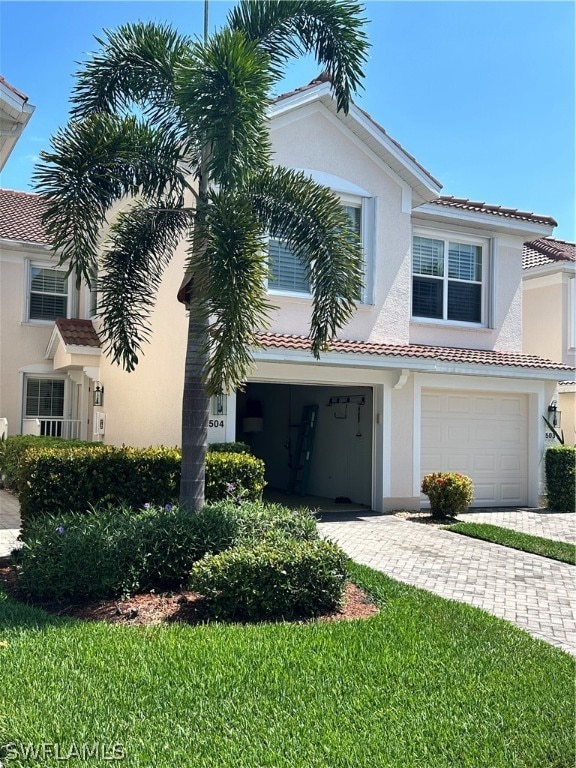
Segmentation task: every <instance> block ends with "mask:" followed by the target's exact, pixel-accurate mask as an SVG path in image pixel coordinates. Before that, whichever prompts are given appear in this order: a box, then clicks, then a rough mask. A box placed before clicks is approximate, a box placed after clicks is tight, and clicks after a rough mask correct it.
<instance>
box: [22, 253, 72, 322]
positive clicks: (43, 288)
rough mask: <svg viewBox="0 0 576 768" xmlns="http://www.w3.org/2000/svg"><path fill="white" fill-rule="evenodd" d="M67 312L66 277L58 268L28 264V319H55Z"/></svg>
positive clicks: (64, 315)
mask: <svg viewBox="0 0 576 768" xmlns="http://www.w3.org/2000/svg"><path fill="white" fill-rule="evenodd" d="M67 312H68V278H67V277H66V272H65V271H64V270H60V269H50V268H49V267H48V268H47V267H42V266H39V265H36V264H32V265H31V266H30V293H29V301H28V320H56V318H58V317H66V316H67Z"/></svg>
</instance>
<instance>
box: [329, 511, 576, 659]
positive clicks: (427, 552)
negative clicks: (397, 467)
mask: <svg viewBox="0 0 576 768" xmlns="http://www.w3.org/2000/svg"><path fill="white" fill-rule="evenodd" d="M517 514H522V513H521V512H519V513H517ZM320 530H321V533H322V535H324V536H326V537H328V538H330V539H332V540H333V541H336V542H337V543H338V544H340V546H341V547H342V548H343V549H344V550H345V552H346V553H347V554H348V555H349V556H350V557H351V558H352V559H354V560H356V561H357V562H359V563H363V564H364V565H369V566H370V567H372V568H374V569H376V570H378V571H382V572H383V573H386V574H387V575H388V576H391V577H392V578H395V579H398V580H399V581H403V582H406V583H407V584H412V585H414V586H416V587H421V588H422V589H427V590H429V591H430V592H434V593H435V594H437V595H440V596H441V597H446V598H448V599H451V600H457V601H459V602H463V603H469V604H470V605H474V606H477V607H478V608H482V609H483V610H485V611H487V612H489V613H492V614H494V615H495V616H499V617H500V618H503V619H507V620H508V621H511V622H513V623H514V624H517V625H518V626H519V627H522V628H523V629H525V630H527V631H528V632H530V634H532V635H534V637H537V638H539V639H541V640H545V641H547V642H548V643H551V644H552V645H555V646H557V647H559V648H562V649H564V650H565V651H568V652H569V653H572V654H574V655H576V600H575V595H576V578H575V576H576V567H575V566H573V565H569V564H566V563H560V562H556V561H555V560H550V559H548V558H544V557H539V556H538V555H532V554H528V553H525V552H519V551H517V550H513V549H509V548H508V547H502V546H500V545H498V544H491V543H489V542H484V541H480V540H478V539H472V538H469V537H467V536H461V535H459V534H456V533H450V532H449V531H444V530H441V529H438V528H433V527H431V526H429V525H423V524H421V523H415V522H409V521H406V520H402V519H400V518H398V517H394V516H393V515H369V516H364V517H352V516H350V517H349V518H347V519H340V520H337V519H336V518H335V516H331V517H330V518H325V519H324V520H323V521H322V522H320Z"/></svg>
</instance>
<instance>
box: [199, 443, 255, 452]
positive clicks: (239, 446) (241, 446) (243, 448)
mask: <svg viewBox="0 0 576 768" xmlns="http://www.w3.org/2000/svg"><path fill="white" fill-rule="evenodd" d="M208 451H209V452H212V451H215V452H216V453H252V450H251V448H250V446H249V445H248V444H247V443H211V444H210V445H209V446H208Z"/></svg>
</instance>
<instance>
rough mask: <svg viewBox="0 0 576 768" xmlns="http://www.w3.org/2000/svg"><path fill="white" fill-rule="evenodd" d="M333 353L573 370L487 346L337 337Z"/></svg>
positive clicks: (276, 345)
mask: <svg viewBox="0 0 576 768" xmlns="http://www.w3.org/2000/svg"><path fill="white" fill-rule="evenodd" d="M258 340H259V342H260V343H261V344H262V346H264V347H267V348H269V349H293V350H303V351H304V350H309V349H310V339H308V338H307V337H306V336H289V335H285V334H281V333H261V334H259V335H258ZM329 351H330V352H342V353H349V354H356V355H377V356H380V357H408V358H414V359H420V360H426V359H428V360H442V361H444V362H449V363H464V364H470V363H472V364H480V365H501V366H506V367H517V368H539V369H546V370H560V371H572V370H573V368H571V367H570V366H568V365H564V363H558V362H555V361H553V360H545V359H544V358H542V357H536V356H534V355H522V354H520V353H517V352H494V351H492V350H485V349H457V348H455V347H427V346H423V345H419V344H376V343H373V342H366V341H348V340H344V339H337V340H336V341H333V342H331V343H330V345H329Z"/></svg>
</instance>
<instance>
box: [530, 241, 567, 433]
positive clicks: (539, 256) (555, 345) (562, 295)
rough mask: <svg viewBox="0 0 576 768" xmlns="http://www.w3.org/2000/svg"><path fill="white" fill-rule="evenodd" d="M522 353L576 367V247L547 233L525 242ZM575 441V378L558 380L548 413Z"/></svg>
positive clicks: (556, 424)
mask: <svg viewBox="0 0 576 768" xmlns="http://www.w3.org/2000/svg"><path fill="white" fill-rule="evenodd" d="M522 351H523V352H524V353H525V354H527V355H540V356H541V357H549V358H552V359H553V360H561V361H562V362H563V363H566V364H567V365H570V366H571V367H574V366H575V365H576V245H575V244H574V243H567V242H565V241H563V240H555V239H554V238H551V237H547V238H544V239H539V240H535V241H534V242H531V243H526V244H525V246H524V252H523V258H522ZM546 418H547V419H548V421H549V423H550V425H551V426H554V427H556V428H557V429H556V431H557V433H558V435H560V436H563V438H564V442H565V443H566V444H567V445H576V383H575V382H574V376H571V377H570V378H569V379H565V380H560V381H559V382H558V393H557V397H556V399H555V401H554V402H553V403H552V404H551V409H550V413H548V414H547V415H546ZM553 439H554V438H553Z"/></svg>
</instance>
